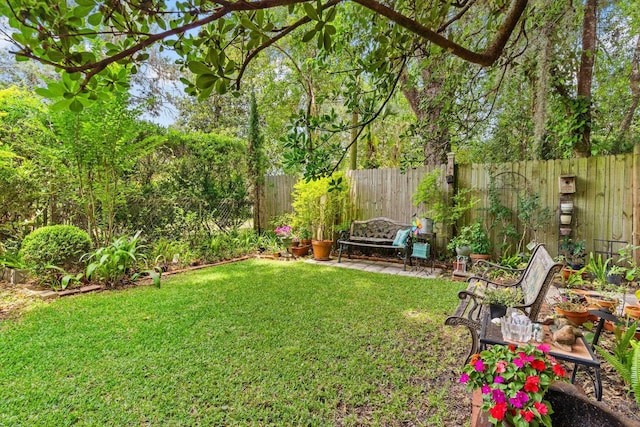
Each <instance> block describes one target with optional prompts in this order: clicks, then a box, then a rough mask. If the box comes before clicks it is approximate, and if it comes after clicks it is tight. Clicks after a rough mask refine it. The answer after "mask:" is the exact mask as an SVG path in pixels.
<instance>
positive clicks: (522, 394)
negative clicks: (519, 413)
mask: <svg viewBox="0 0 640 427" xmlns="http://www.w3.org/2000/svg"><path fill="white" fill-rule="evenodd" d="M516 399H518V400H519V401H520V403H522V404H523V405H524V404H525V403H527V402H528V401H529V396H528V395H527V393H525V392H524V391H522V390H520V391H519V392H517V393H516Z"/></svg>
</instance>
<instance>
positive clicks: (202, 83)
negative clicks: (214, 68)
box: [196, 74, 218, 89]
mask: <svg viewBox="0 0 640 427" xmlns="http://www.w3.org/2000/svg"><path fill="white" fill-rule="evenodd" d="M217 80H218V77H217V76H215V75H214V74H201V75H199V76H198V78H197V79H196V86H197V87H198V88H199V89H210V88H213V85H214V84H215V83H216V81H217Z"/></svg>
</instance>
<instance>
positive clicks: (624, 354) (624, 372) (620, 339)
mask: <svg viewBox="0 0 640 427" xmlns="http://www.w3.org/2000/svg"><path fill="white" fill-rule="evenodd" d="M637 328H638V322H634V323H631V324H629V325H627V327H626V329H624V330H623V329H621V328H620V327H619V326H616V329H615V330H614V334H615V337H616V340H615V347H614V349H613V354H612V353H609V352H608V351H607V350H606V349H604V348H602V347H600V346H596V351H597V352H598V354H600V355H601V356H602V357H603V358H604V360H606V361H607V362H608V363H609V364H610V365H611V366H612V367H613V368H614V369H615V370H616V372H618V374H620V376H621V377H622V379H623V381H624V382H625V384H627V386H629V388H630V391H631V392H633V393H634V395H635V398H636V402H637V404H638V406H639V407H640V342H639V341H638V340H636V339H635V338H634V335H635V333H636V329H637Z"/></svg>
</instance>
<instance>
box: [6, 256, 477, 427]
mask: <svg viewBox="0 0 640 427" xmlns="http://www.w3.org/2000/svg"><path fill="white" fill-rule="evenodd" d="M463 286H464V285H463V284H457V283H453V282H449V281H445V280H425V279H415V278H406V277H399V276H391V275H383V274H374V273H365V272H361V271H354V270H350V269H341V268H331V267H324V266H318V265H309V264H305V263H298V262H273V261H261V260H251V261H245V262H239V263H234V264H228V265H224V266H218V267H213V268H208V269H204V270H199V271H196V272H192V273H189V274H183V275H178V276H173V277H171V278H168V279H167V280H165V281H164V282H163V285H162V288H161V289H156V288H153V287H139V288H134V289H128V290H123V291H114V292H103V293H99V294H92V295H83V296H80V297H72V298H64V299H61V300H57V301H55V302H53V303H51V304H49V305H46V306H44V307H40V308H37V309H35V310H33V311H31V312H29V313H27V314H26V315H25V316H23V317H22V318H21V319H20V320H19V321H16V322H5V323H4V324H2V325H1V326H0V425H2V426H4V425H11V426H15V425H28V426H64V425H71V424H75V425H96V426H103V425H117V426H121V425H132V426H133V425H136V426H138V425H152V426H183V425H201V426H209V425H278V426H282V425H319V426H320V425H326V426H331V425H400V424H403V423H406V424H407V425H434V426H439V425H440V426H441V425H445V424H450V421H447V419H448V418H447V417H451V416H452V415H451V413H452V408H451V405H452V402H451V398H452V393H454V392H455V390H457V389H459V388H460V387H459V386H458V385H456V381H455V374H454V373H453V372H452V370H453V369H455V368H457V367H459V365H460V361H461V359H462V358H463V357H464V355H465V354H464V351H465V350H466V348H463V346H466V345H467V342H466V341H465V340H464V336H465V335H466V334H464V333H458V332H456V333H454V332H453V331H454V330H453V329H452V328H449V327H444V326H443V322H444V319H445V318H446V314H445V313H448V312H451V311H452V309H453V308H454V307H455V305H456V299H457V298H456V293H457V291H458V290H459V289H460V288H462V287H463ZM458 335H462V336H463V337H458ZM461 343H462V345H461ZM454 348H456V349H457V350H456V351H454V350H453V349H454ZM454 389H455V390H454ZM453 400H456V399H455V398H454V399H453ZM450 425H455V423H451V424H450Z"/></svg>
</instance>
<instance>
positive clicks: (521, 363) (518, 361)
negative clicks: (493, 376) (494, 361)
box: [513, 357, 524, 368]
mask: <svg viewBox="0 0 640 427" xmlns="http://www.w3.org/2000/svg"><path fill="white" fill-rule="evenodd" d="M513 364H514V365H516V366H517V367H518V368H522V367H523V366H524V361H523V360H522V359H520V358H519V357H516V358H514V359H513Z"/></svg>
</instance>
